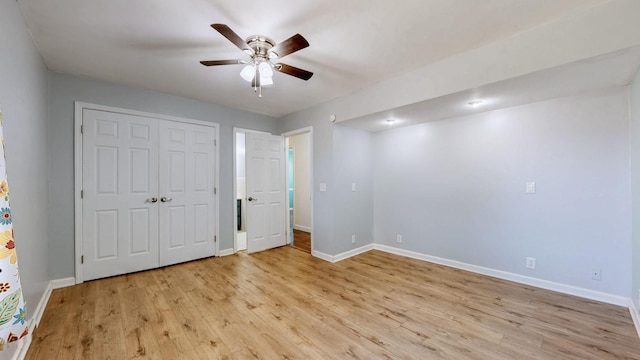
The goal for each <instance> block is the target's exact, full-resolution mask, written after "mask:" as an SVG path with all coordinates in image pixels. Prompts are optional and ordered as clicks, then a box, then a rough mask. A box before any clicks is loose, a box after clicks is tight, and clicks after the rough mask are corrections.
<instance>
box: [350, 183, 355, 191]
mask: <svg viewBox="0 0 640 360" xmlns="http://www.w3.org/2000/svg"><path fill="white" fill-rule="evenodd" d="M351 191H353V192H355V191H356V183H351Z"/></svg>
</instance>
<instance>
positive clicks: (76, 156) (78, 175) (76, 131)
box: [73, 101, 220, 284]
mask: <svg viewBox="0 0 640 360" xmlns="http://www.w3.org/2000/svg"><path fill="white" fill-rule="evenodd" d="M74 106H75V114H74V125H73V135H74V136H73V162H74V166H73V167H74V185H73V188H74V189H73V197H74V205H75V211H74V213H75V214H74V221H75V226H74V228H75V229H74V230H75V236H74V240H75V250H76V253H75V282H76V284H80V283H82V282H84V274H83V272H82V266H81V265H82V250H83V249H82V220H83V219H82V198H81V191H82V129H81V125H82V113H83V110H85V109H91V110H99V111H108V112H114V113H121V114H127V115H134V116H144V117H149V118H155V119H160V120H169V121H177V122H183V123H189V124H196V125H204V126H211V127H214V128H215V129H216V135H215V139H214V141H215V142H214V143H215V144H216V154H215V162H216V164H215V169H214V171H215V175H214V187H215V188H216V189H217V190H219V189H218V184H219V183H220V182H219V177H220V151H219V147H218V146H217V144H218V139H219V137H220V124H218V123H214V122H209V121H202V120H193V119H186V118H180V117H175V116H168V115H161V114H153V113H147V112H142V111H136V110H130V109H123V108H117V107H112V106H104V105H97V104H91V103H86V102H81V101H75V102H74ZM218 195H219V194H218V193H217V191H216V204H215V209H216V210H215V211H216V218H215V219H213V221H215V227H216V232H215V236H216V239H219V238H220V226H219V225H220V224H219V220H220V209H219V208H220V201H219V199H220V197H219V196H218ZM219 252H220V243H219V241H216V242H215V256H219Z"/></svg>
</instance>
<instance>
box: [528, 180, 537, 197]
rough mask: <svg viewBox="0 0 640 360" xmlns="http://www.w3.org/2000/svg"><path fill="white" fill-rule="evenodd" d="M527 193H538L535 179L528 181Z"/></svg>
mask: <svg viewBox="0 0 640 360" xmlns="http://www.w3.org/2000/svg"><path fill="white" fill-rule="evenodd" d="M526 191H527V194H535V193H536V183H535V182H533V181H528V182H527V186H526Z"/></svg>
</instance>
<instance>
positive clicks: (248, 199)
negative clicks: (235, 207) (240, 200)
mask: <svg viewBox="0 0 640 360" xmlns="http://www.w3.org/2000/svg"><path fill="white" fill-rule="evenodd" d="M257 200H258V199H256V198H254V197H251V196H249V197H248V198H247V201H257Z"/></svg>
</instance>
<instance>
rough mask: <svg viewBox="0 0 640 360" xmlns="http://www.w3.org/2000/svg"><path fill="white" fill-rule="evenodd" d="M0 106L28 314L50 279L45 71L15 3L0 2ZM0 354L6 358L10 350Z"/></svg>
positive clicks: (35, 305) (30, 315)
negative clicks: (0, 108)
mask: <svg viewBox="0 0 640 360" xmlns="http://www.w3.org/2000/svg"><path fill="white" fill-rule="evenodd" d="M0 34H2V35H1V36H0V49H1V50H0V106H1V107H2V117H3V122H4V139H5V149H6V159H7V175H8V180H9V186H10V195H11V211H12V215H13V224H14V229H15V239H16V249H17V252H18V258H19V259H18V262H19V264H20V278H21V282H22V286H23V294H24V298H25V301H26V307H27V316H28V318H29V319H30V320H31V319H32V318H33V316H34V310H36V307H37V305H38V302H39V301H40V299H41V298H42V295H43V294H44V292H45V289H46V287H47V285H48V283H49V279H50V278H49V268H48V267H49V256H48V253H49V234H48V228H47V221H48V214H47V210H48V209H47V199H48V197H49V195H48V185H47V166H48V161H47V159H48V158H47V121H46V119H47V70H46V68H45V66H44V62H43V61H42V59H41V57H40V55H39V54H38V52H37V50H36V48H35V46H34V45H33V43H32V41H31V38H30V37H29V33H28V32H27V28H26V26H25V24H24V22H23V20H22V16H21V14H20V11H19V9H18V5H17V3H16V2H15V1H1V2H0ZM14 348H15V347H14V345H12V346H11V347H10V349H9V350H6V351H3V352H2V353H0V359H9V358H11V356H12V352H13V351H12V349H14Z"/></svg>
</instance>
